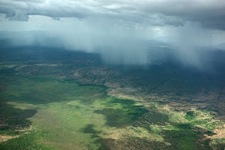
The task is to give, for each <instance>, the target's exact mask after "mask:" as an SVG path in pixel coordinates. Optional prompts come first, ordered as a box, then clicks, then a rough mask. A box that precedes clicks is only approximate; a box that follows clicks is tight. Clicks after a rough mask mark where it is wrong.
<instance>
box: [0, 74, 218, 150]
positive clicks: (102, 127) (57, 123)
mask: <svg viewBox="0 0 225 150" xmlns="http://www.w3.org/2000/svg"><path fill="white" fill-rule="evenodd" d="M2 78H5V79H4V80H1V81H2V82H3V81H4V83H1V84H5V85H6V88H5V89H2V90H1V93H0V97H1V119H2V121H3V122H4V123H5V124H7V125H6V126H5V127H4V128H1V132H0V133H1V134H2V135H19V136H18V137H17V138H13V139H11V140H8V141H6V142H2V143H1V144H0V147H1V149H21V150H22V149H114V148H119V147H120V148H121V149H125V148H126V147H127V148H130V149H132V148H137V149H138V148H141V147H143V149H146V148H147V147H149V146H150V145H151V147H149V148H153V149H154V148H156V147H157V145H158V146H160V147H161V148H162V149H197V148H200V149H204V148H208V149H209V148H210V141H209V140H205V141H204V140H202V141H201V140H200V139H204V134H209V133H211V132H213V130H214V129H215V128H216V127H217V126H219V125H220V124H222V122H220V121H218V120H215V119H214V118H213V116H212V115H210V114H209V113H208V112H204V111H200V110H196V109H193V110H190V111H188V112H176V111H173V110H172V109H171V108H169V107H166V106H164V105H155V103H152V104H151V103H150V104H149V105H148V106H145V105H144V104H142V103H140V102H139V103H138V102H136V101H134V100H128V99H118V98H116V97H110V96H107V94H106V89H105V88H104V87H99V86H91V85H87V86H81V85H79V84H77V83H76V82H75V81H62V80H60V79H57V78H54V77H52V76H51V77H50V76H36V77H35V76H32V77H26V76H20V75H10V74H8V75H7V76H3V77H2ZM6 78H7V79H6ZM133 140H134V141H135V145H134V144H129V143H130V142H131V141H133ZM137 146H139V147H137Z"/></svg>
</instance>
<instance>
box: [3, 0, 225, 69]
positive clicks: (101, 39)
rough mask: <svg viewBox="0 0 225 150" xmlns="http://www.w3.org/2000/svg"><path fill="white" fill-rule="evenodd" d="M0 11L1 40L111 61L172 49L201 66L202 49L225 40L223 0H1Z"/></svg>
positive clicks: (145, 58) (143, 59) (152, 56)
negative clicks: (90, 54) (94, 54)
mask: <svg viewBox="0 0 225 150" xmlns="http://www.w3.org/2000/svg"><path fill="white" fill-rule="evenodd" d="M0 14H1V15H0V18H1V19H0V31H1V32H2V33H3V32H4V34H1V38H2V39H4V38H8V39H11V40H12V41H13V43H15V44H22V43H23V44H37V43H38V44H40V45H48V46H49V45H50V46H51V45H54V43H55V44H56V45H60V46H63V47H64V48H67V49H74V50H77V49H79V50H84V51H87V52H97V53H100V54H101V56H102V58H103V60H105V61H107V62H110V63H123V64H148V63H152V62H153V61H156V60H157V61H160V60H163V59H165V53H166V54H167V53H169V54H170V55H169V56H171V55H172V56H174V57H175V58H177V59H178V60H180V62H182V63H184V64H188V65H192V66H201V63H202V62H201V60H200V59H199V55H201V54H199V50H202V49H215V48H218V47H219V48H220V49H224V43H225V41H224V39H225V1H223V0H207V1H204V0H173V1H171V0H158V1H155V0H142V1H140V0H120V1H119V0H111V1H107V0H82V1H81V0H64V1H61V0H32V1H29V0H1V1H0ZM8 31H10V32H11V33H12V32H16V33H19V36H16V34H7V32H8ZM21 37H22V38H21ZM49 39H51V40H49ZM54 41H55V42H54ZM56 41H57V42H56ZM59 41H60V42H59Z"/></svg>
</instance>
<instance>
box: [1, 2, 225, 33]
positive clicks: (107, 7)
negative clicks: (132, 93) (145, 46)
mask: <svg viewBox="0 0 225 150" xmlns="http://www.w3.org/2000/svg"><path fill="white" fill-rule="evenodd" d="M0 12H1V13H2V14H5V16H6V17H7V18H9V19H14V20H28V18H29V15H44V16H49V17H52V18H62V17H75V18H84V17H89V16H101V17H109V16H110V17H114V18H118V19H124V20H130V21H134V22H148V23H149V24H153V25H166V24H169V25H182V24H183V23H184V22H186V21H191V22H197V23H200V24H202V26H205V27H210V28H219V29H225V1H224V0H207V1H205V0H158V1H155V0H154V1H153V0H144V1H140V0H139V1H138V0H132V1H128V0H123V1H121V0H120V1H118V0H112V1H106V0H82V1H79V0H73V1H72V0H64V1H59V0H32V1H29V0H1V2H0Z"/></svg>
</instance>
